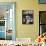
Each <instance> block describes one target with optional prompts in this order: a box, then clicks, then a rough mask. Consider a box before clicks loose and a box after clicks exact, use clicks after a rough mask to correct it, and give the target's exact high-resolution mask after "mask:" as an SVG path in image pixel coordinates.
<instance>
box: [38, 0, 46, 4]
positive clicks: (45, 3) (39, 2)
mask: <svg viewBox="0 0 46 46" xmlns="http://www.w3.org/2000/svg"><path fill="white" fill-rule="evenodd" d="M38 2H39V4H46V3H45V2H44V3H42V2H40V0H39V1H38Z"/></svg>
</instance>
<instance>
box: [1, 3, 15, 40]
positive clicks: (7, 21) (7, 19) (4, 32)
mask: <svg viewBox="0 0 46 46" xmlns="http://www.w3.org/2000/svg"><path fill="white" fill-rule="evenodd" d="M15 6H16V5H15V2H0V40H15Z"/></svg>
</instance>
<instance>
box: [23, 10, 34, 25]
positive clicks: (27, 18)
mask: <svg viewBox="0 0 46 46" xmlns="http://www.w3.org/2000/svg"><path fill="white" fill-rule="evenodd" d="M22 24H33V10H22Z"/></svg>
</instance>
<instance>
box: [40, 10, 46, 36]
mask: <svg viewBox="0 0 46 46" xmlns="http://www.w3.org/2000/svg"><path fill="white" fill-rule="evenodd" d="M43 12H46V11H39V36H40V33H41V32H40V25H46V24H40V14H41V13H43Z"/></svg>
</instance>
